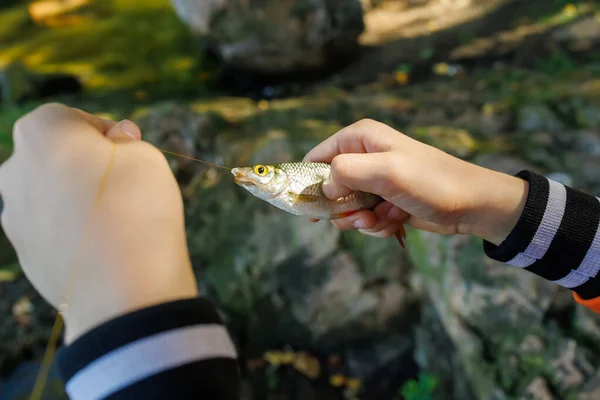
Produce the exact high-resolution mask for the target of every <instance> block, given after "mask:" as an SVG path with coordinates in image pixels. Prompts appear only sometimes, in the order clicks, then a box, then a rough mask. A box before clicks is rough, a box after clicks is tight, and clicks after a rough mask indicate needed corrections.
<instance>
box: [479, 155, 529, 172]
mask: <svg viewBox="0 0 600 400" xmlns="http://www.w3.org/2000/svg"><path fill="white" fill-rule="evenodd" d="M474 163H475V164H477V165H479V166H481V167H484V168H489V169H493V170H494V171H499V172H504V173H506V174H509V175H515V174H516V173H518V172H519V171H522V170H525V169H527V170H533V171H539V168H538V167H536V166H535V165H533V164H531V163H529V162H527V161H525V160H523V159H521V158H517V157H515V156H511V155H507V154H500V153H483V154H480V155H478V156H477V157H475V160H474Z"/></svg>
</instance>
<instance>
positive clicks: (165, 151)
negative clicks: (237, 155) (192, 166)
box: [159, 148, 231, 171]
mask: <svg viewBox="0 0 600 400" xmlns="http://www.w3.org/2000/svg"><path fill="white" fill-rule="evenodd" d="M159 150H160V151H162V152H163V153H167V154H172V155H174V156H178V157H181V158H187V159H188V160H193V161H197V162H201V163H204V164H208V165H212V166H213V167H218V168H223V169H226V170H228V171H231V168H228V167H224V166H222V165H219V164H213V163H211V162H208V161H204V160H199V159H197V158H194V157H189V156H184V155H183V154H179V153H175V152H172V151H167V150H163V149H160V148H159Z"/></svg>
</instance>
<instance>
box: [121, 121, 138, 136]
mask: <svg viewBox="0 0 600 400" xmlns="http://www.w3.org/2000/svg"><path fill="white" fill-rule="evenodd" d="M120 126H121V132H123V133H124V134H126V135H127V136H129V137H130V138H132V139H133V140H137V139H136V137H135V135H134V132H136V131H137V127H136V126H135V124H134V123H133V122H131V121H130V120H128V119H124V120H123V121H121V122H120Z"/></svg>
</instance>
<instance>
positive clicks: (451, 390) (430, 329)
mask: <svg viewBox="0 0 600 400" xmlns="http://www.w3.org/2000/svg"><path fill="white" fill-rule="evenodd" d="M463 333H465V332H464V331H463ZM455 334H456V333H455ZM414 336H415V350H414V353H415V354H414V358H415V361H416V362H417V364H418V365H419V367H420V368H421V369H422V370H424V371H428V372H429V373H430V374H434V375H435V376H437V377H438V379H439V380H440V384H439V390H438V396H436V397H435V399H436V400H446V399H449V398H450V399H461V400H475V399H478V397H476V396H475V394H474V393H473V389H472V384H471V381H470V378H469V376H468V375H467V373H466V372H465V368H464V367H463V362H462V356H461V353H460V352H459V351H458V349H457V347H456V342H455V341H454V340H453V339H452V338H451V337H450V336H449V333H448V332H447V331H446V328H445V326H444V325H443V322H442V320H441V316H440V315H439V313H438V312H437V311H436V309H435V307H433V306H427V307H426V308H424V310H423V313H422V314H421V322H420V324H419V326H418V327H417V328H416V329H415V335H414ZM463 339H465V340H466V341H470V342H471V343H473V344H475V345H477V339H476V338H475V337H472V336H469V335H468V334H466V333H465V336H464V337H463ZM482 367H483V365H482ZM486 383H489V381H488V382H486ZM492 390H493V389H492Z"/></svg>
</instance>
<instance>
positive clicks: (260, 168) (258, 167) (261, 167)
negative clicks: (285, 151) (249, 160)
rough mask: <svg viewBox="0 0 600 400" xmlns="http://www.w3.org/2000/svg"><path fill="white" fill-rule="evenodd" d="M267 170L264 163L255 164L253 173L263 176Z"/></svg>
mask: <svg viewBox="0 0 600 400" xmlns="http://www.w3.org/2000/svg"><path fill="white" fill-rule="evenodd" d="M267 171H268V170H267V167H265V166H264V165H256V166H255V167H254V173H255V174H256V175H260V176H265V175H266V174H267Z"/></svg>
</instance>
